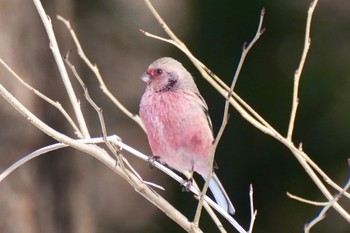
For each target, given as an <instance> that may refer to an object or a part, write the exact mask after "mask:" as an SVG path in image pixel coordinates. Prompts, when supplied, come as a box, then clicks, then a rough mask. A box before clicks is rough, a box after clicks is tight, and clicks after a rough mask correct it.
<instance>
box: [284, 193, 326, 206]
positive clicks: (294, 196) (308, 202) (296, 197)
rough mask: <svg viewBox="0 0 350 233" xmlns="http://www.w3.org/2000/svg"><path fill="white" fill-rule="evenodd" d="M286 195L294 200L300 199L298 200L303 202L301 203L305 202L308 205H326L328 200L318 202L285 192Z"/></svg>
mask: <svg viewBox="0 0 350 233" xmlns="http://www.w3.org/2000/svg"><path fill="white" fill-rule="evenodd" d="M287 196H288V197H289V198H291V199H294V200H296V201H300V202H303V203H306V204H309V205H314V206H325V205H327V204H328V203H329V202H319V201H311V200H307V199H305V198H302V197H298V196H296V195H293V194H291V193H288V192H287Z"/></svg>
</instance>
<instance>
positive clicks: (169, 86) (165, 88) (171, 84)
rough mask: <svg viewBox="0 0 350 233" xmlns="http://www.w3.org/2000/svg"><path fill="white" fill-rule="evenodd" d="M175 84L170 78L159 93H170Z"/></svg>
mask: <svg viewBox="0 0 350 233" xmlns="http://www.w3.org/2000/svg"><path fill="white" fill-rule="evenodd" d="M176 84H177V79H174V78H170V79H169V80H168V83H167V84H166V85H165V86H164V87H163V88H162V89H161V90H160V91H159V92H166V91H172V90H174V88H175V86H176Z"/></svg>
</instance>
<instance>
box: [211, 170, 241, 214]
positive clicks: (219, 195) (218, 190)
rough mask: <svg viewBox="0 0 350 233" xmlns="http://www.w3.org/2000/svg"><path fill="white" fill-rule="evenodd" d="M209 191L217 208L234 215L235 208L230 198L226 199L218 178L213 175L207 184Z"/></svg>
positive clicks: (226, 196)
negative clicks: (219, 207)
mask: <svg viewBox="0 0 350 233" xmlns="http://www.w3.org/2000/svg"><path fill="white" fill-rule="evenodd" d="M209 188H210V191H211V192H212V193H213V195H214V197H215V200H216V202H217V203H218V205H219V206H221V207H222V208H223V209H224V210H226V211H227V212H228V213H230V214H234V213H235V208H234V207H233V205H232V203H231V201H230V198H229V197H228V195H227V193H226V191H225V189H224V187H223V186H222V184H221V182H220V180H219V178H218V177H217V176H216V175H215V174H213V176H212V178H211V180H210V182H209Z"/></svg>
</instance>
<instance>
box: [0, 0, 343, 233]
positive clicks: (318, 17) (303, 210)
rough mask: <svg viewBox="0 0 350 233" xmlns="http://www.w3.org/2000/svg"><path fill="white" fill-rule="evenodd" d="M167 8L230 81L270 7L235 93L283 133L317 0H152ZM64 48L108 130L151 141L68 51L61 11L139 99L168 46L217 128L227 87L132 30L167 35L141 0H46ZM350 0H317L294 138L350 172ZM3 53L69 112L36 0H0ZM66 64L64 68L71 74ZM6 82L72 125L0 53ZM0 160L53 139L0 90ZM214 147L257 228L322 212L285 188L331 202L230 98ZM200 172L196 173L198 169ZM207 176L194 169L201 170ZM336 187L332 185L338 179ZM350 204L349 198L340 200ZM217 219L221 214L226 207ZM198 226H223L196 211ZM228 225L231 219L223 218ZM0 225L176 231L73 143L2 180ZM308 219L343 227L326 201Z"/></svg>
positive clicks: (242, 209)
mask: <svg viewBox="0 0 350 233" xmlns="http://www.w3.org/2000/svg"><path fill="white" fill-rule="evenodd" d="M152 2H153V3H154V5H155V7H156V9H157V10H158V11H159V13H160V15H161V16H163V17H164V19H165V21H166V22H167V23H168V24H169V26H170V27H171V28H172V29H173V30H174V32H175V33H176V34H177V35H178V36H179V38H180V39H182V40H183V41H184V42H185V43H186V44H187V46H188V47H189V48H190V50H191V51H192V52H193V54H194V55H195V56H197V58H199V59H200V60H201V61H202V62H203V63H204V64H206V65H207V66H208V67H209V68H210V69H211V70H212V71H213V72H214V73H216V74H217V75H218V76H219V77H221V78H222V79H223V80H224V81H225V82H226V83H230V82H231V79H232V77H233V74H234V71H235V68H236V66H237V64H238V61H239V58H240V54H241V50H242V45H243V43H244V42H245V41H250V40H251V39H252V37H253V36H254V34H255V31H256V28H257V25H258V20H259V16H260V11H261V9H262V7H265V8H266V17H265V22H264V27H266V32H265V34H264V35H263V37H262V38H261V39H260V40H259V41H258V43H257V44H256V45H255V46H254V48H253V50H252V51H251V52H250V54H249V55H248V57H247V60H246V62H245V64H244V67H243V70H242V72H241V75H240V77H239V80H238V83H237V86H236V92H237V93H238V94H239V95H240V96H241V97H242V98H243V99H245V100H246V101H247V102H248V103H249V104H250V105H251V106H252V107H253V108H254V109H255V110H256V111H257V112H258V113H260V114H261V116H263V117H264V118H265V119H266V120H267V121H268V122H269V123H270V124H271V125H272V126H273V127H275V129H276V130H278V131H279V132H280V133H281V134H282V135H286V133H287V127H288V121H289V114H290V109H291V98H292V88H293V75H294V72H295V69H296V68H297V66H298V64H299V60H300V56H301V52H302V49H303V43H304V31H305V22H306V15H307V9H308V6H309V4H310V2H311V1H305V0H285V1H243V0H231V1H228V0H226V1H199V0H193V1H185V0H176V1H175V0H173V1H160V0H157V1H156V0H155V1H152ZM43 5H44V7H45V9H46V12H47V14H48V15H50V16H51V19H52V22H53V27H54V30H55V33H56V36H57V39H58V42H59V46H60V49H61V53H62V54H63V55H64V54H66V53H67V51H69V50H71V51H72V52H71V55H70V58H71V62H72V63H73V64H74V65H75V66H76V67H77V69H78V72H79V73H80V75H81V76H82V77H83V79H84V81H85V83H86V84H87V85H88V88H89V91H90V94H91V96H92V97H93V99H94V100H95V101H96V102H97V103H98V105H99V106H100V107H102V109H103V113H104V116H105V118H106V124H107V130H108V132H109V134H117V135H119V136H120V137H122V138H123V141H124V142H126V143H128V144H129V145H131V146H133V147H135V148H137V149H139V150H140V151H142V152H144V153H148V154H150V149H149V146H148V143H147V139H146V135H145V134H144V133H143V132H142V130H141V129H140V128H139V127H138V126H137V125H136V124H135V123H134V122H133V121H131V120H130V119H128V118H127V117H126V116H125V115H123V114H122V113H121V111H120V110H118V109H117V108H116V107H115V106H114V105H113V104H112V103H111V102H110V101H109V100H108V99H107V98H106V97H105V96H104V94H103V93H102V92H101V90H100V89H99V86H98V83H97V81H96V80H95V78H94V76H93V74H92V73H91V71H90V70H89V69H87V67H86V66H85V65H84V64H83V62H82V61H81V60H80V59H79V57H78V55H77V54H76V50H75V46H74V44H73V43H72V40H71V37H70V35H69V33H68V32H67V30H66V28H65V26H64V25H63V24H62V23H61V22H59V21H58V20H57V19H56V17H55V15H57V14H60V15H62V16H63V17H66V18H67V19H69V20H70V21H71V23H72V26H73V28H74V29H75V31H76V33H77V35H78V37H79V39H80V42H81V44H82V46H83V48H84V50H85V52H86V54H87V56H88V57H89V58H90V59H91V60H92V61H93V62H94V63H96V64H97V65H98V67H99V69H100V71H101V74H102V75H103V77H104V79H105V82H106V84H107V85H108V87H109V88H110V90H111V91H112V92H113V94H114V95H115V96H116V97H117V98H118V99H119V100H120V101H121V102H122V103H124V104H125V106H126V107H127V108H128V109H130V111H132V112H133V113H137V112H138V105H139V101H140V98H141V95H142V94H143V92H144V88H145V84H144V83H143V82H142V81H141V80H140V78H139V77H140V76H141V74H142V73H143V72H144V71H145V69H146V68H147V66H148V65H149V64H150V63H151V62H152V61H154V60H155V59H157V58H159V57H163V56H171V57H174V58H176V59H177V60H179V61H181V62H182V63H183V64H184V65H185V67H186V68H187V69H188V70H189V71H190V72H191V73H192V74H193V76H195V77H196V82H197V85H198V86H199V88H200V90H201V93H202V95H203V97H204V98H205V99H206V101H207V103H208V105H209V110H210V115H211V118H212V121H213V124H214V128H215V130H216V132H217V130H218V128H219V126H220V124H221V118H222V112H223V107H224V99H223V98H222V97H221V96H219V94H217V93H216V92H215V91H214V90H213V88H212V87H211V86H210V85H209V84H208V83H207V82H206V81H205V80H204V79H202V78H201V77H200V75H199V73H198V71H197V70H196V69H195V68H194V66H193V65H192V64H191V63H190V61H189V60H188V59H187V58H186V57H185V56H184V55H183V54H182V53H181V52H179V51H178V50H177V49H176V48H174V47H173V46H171V45H169V44H165V43H163V42H160V41H156V40H153V39H150V38H146V37H145V36H144V35H143V34H142V33H140V31H139V29H143V30H145V31H149V32H151V33H155V34H158V35H162V36H165V33H164V32H163V31H162V29H161V28H160V26H159V24H158V23H157V22H156V20H155V19H154V18H153V16H152V15H151V13H150V11H149V10H148V8H147V7H146V5H145V4H144V2H143V1H128V0H106V1H92V0H88V1H77V0H75V1H74V0H51V1H43ZM349 12H350V2H349V1H347V0H321V1H320V2H319V4H318V6H317V8H316V11H315V14H314V18H313V24H312V33H311V36H312V44H311V49H310V52H309V55H308V59H307V61H306V64H305V69H304V71H303V74H302V78H301V82H300V105H299V110H298V115H297V119H296V124H295V134H294V142H295V144H296V145H298V144H299V143H300V142H302V143H303V148H304V151H305V152H306V153H308V154H309V155H310V157H311V158H312V159H313V160H314V161H315V162H316V163H317V164H319V166H320V167H321V168H322V169H323V170H324V171H325V172H326V173H327V174H328V175H329V176H330V177H331V178H333V180H334V181H335V182H337V183H338V184H340V185H341V186H342V185H344V184H345V183H346V181H347V179H348V176H349V169H348V163H347V159H348V157H349V153H350V121H349V119H350V110H349V106H350V92H349V90H350V69H349V67H350V66H349V64H350V26H349V25H350V14H349ZM0 30H1V33H0V57H1V59H3V60H4V61H5V62H7V63H8V64H9V65H10V66H11V67H12V68H13V69H14V70H15V71H16V72H17V73H18V74H19V75H20V76H21V77H22V78H23V79H24V80H26V81H27V82H28V83H29V84H31V85H32V86H33V87H35V88H37V89H38V90H40V91H41V92H43V93H44V94H46V95H47V96H49V97H50V98H52V99H54V100H57V101H59V102H60V103H62V105H63V106H64V108H65V109H66V110H67V111H68V112H70V113H71V114H73V113H72V109H71V106H70V103H69V101H68V99H67V94H66V91H65V89H64V87H63V85H62V81H61V79H60V78H59V73H58V70H57V67H56V65H55V62H54V59H53V57H52V53H51V51H50V49H49V42H48V39H47V35H46V32H45V30H44V27H43V25H42V22H41V21H40V18H39V16H38V14H37V11H36V9H35V7H34V4H33V3H32V2H31V1H20V0H13V1H0ZM70 74H71V73H70ZM71 77H72V79H73V81H72V82H73V85H74V87H75V90H76V92H77V95H78V98H79V99H80V100H81V102H82V109H83V112H84V114H85V116H86V119H87V122H88V125H89V129H90V133H91V135H92V136H100V133H101V130H100V128H99V122H98V119H97V114H96V113H95V112H94V111H93V109H92V108H91V106H89V105H88V104H87V103H86V101H85V100H84V97H83V95H82V92H81V88H80V86H79V85H78V84H77V82H76V81H75V80H74V78H73V75H71ZM0 82H1V84H2V85H4V86H5V87H6V88H7V89H8V90H9V91H10V92H11V93H12V94H14V95H15V96H16V97H17V98H18V99H20V100H21V101H22V102H23V103H24V104H25V106H27V107H28V108H29V109H31V110H32V111H33V113H34V114H36V115H37V116H38V117H39V118H41V119H42V120H44V121H45V122H47V123H48V124H49V125H50V126H51V127H53V128H55V129H57V130H59V131H61V132H63V133H65V134H67V135H69V136H72V137H74V132H73V130H72V129H71V128H70V127H69V126H68V124H67V122H66V121H65V119H64V118H63V117H62V116H61V115H60V114H59V113H58V111H57V110H56V109H54V108H53V107H51V106H49V105H48V104H47V103H45V102H43V101H42V100H41V99H39V98H38V97H36V96H35V95H34V94H33V93H32V92H30V91H28V90H27V89H25V88H24V87H23V86H21V85H20V84H19V83H18V82H17V81H16V80H14V78H13V77H12V76H11V75H10V74H9V73H8V72H7V71H6V70H5V69H4V68H3V67H2V66H1V67H0ZM0 104H1V111H0V128H1V130H0V171H3V170H4V169H6V168H7V167H9V166H10V165H11V164H13V163H14V162H15V161H17V160H18V159H20V158H22V157H23V156H24V155H26V154H28V153H30V152H32V151H34V150H36V149H38V148H40V147H42V146H46V145H49V144H51V143H54V141H53V140H52V139H50V138H48V137H47V136H45V135H43V134H42V133H41V132H40V131H39V130H37V129H36V128H35V127H34V126H32V125H31V124H30V123H29V122H28V121H27V120H26V119H24V118H23V117H22V116H21V115H20V114H19V113H17V112H16V111H15V110H14V109H13V108H12V107H10V105H9V104H8V103H7V102H6V101H5V100H4V99H2V98H1V99H0ZM230 115H231V117H230V122H229V124H228V126H227V129H226V131H225V134H224V136H223V138H222V141H221V142H220V146H219V148H218V151H217V154H216V161H217V163H218V165H219V170H218V171H217V174H218V176H219V177H220V179H221V180H222V182H223V184H224V186H225V188H226V190H227V192H228V193H229V196H230V197H231V200H232V202H233V203H234V205H235V208H236V214H235V218H236V219H237V221H238V222H239V223H241V224H242V225H243V226H245V227H247V228H248V225H249V221H250V212H249V185H250V184H253V187H254V200H255V202H254V204H255V208H256V209H257V210H258V216H257V220H256V223H255V229H254V232H255V233H265V232H285V233H289V232H302V231H303V226H304V224H305V223H306V222H308V221H310V220H311V219H313V218H314V217H315V216H316V215H317V214H318V213H319V211H320V208H319V207H315V206H310V205H307V204H304V203H300V202H297V201H294V200H291V199H289V198H287V196H286V192H287V191H288V192H290V193H292V194H295V195H299V196H301V197H304V198H307V199H311V200H315V201H325V198H324V197H323V196H322V195H321V194H320V191H319V190H318V188H317V187H316V186H315V185H314V184H313V183H312V181H311V180H310V178H309V177H308V176H307V175H306V174H305V171H304V170H303V169H302V168H301V166H300V165H299V163H298V162H297V161H296V159H295V158H294V156H293V155H292V153H291V152H290V151H289V150H288V149H287V148H286V147H284V146H283V145H281V144H280V143H279V142H277V141H276V140H274V139H273V138H271V137H269V136H267V135H265V134H263V133H261V132H260V131H258V130H257V129H256V128H254V127H252V126H251V125H250V124H249V123H247V122H246V121H245V120H244V119H243V118H242V117H241V116H240V115H239V114H238V113H237V112H236V111H235V110H234V109H231V111H230ZM125 156H126V157H127V158H128V159H129V160H130V162H131V163H132V164H133V165H134V167H135V168H136V169H137V170H138V171H139V172H140V174H141V175H142V176H143V178H144V179H145V180H149V181H152V182H156V183H158V184H160V185H162V186H163V187H165V188H166V191H164V192H162V191H160V194H161V195H163V196H164V197H165V198H166V199H167V200H168V201H169V202H170V203H172V204H173V205H174V206H175V207H177V208H178V209H179V210H180V211H181V212H183V213H184V214H185V215H186V216H187V217H188V218H189V219H193V217H194V213H195V207H196V202H195V201H194V199H193V197H192V195H191V194H189V193H183V192H181V187H180V185H179V184H177V183H176V182H174V181H172V180H171V179H170V178H169V177H167V176H166V175H164V174H162V173H161V172H159V171H157V170H156V169H152V170H151V169H149V168H148V166H147V164H146V163H145V162H143V161H140V160H138V159H135V158H134V157H133V156H132V155H129V154H127V153H126V152H125ZM197 178H198V177H197ZM198 180H199V181H200V182H201V179H198ZM332 191H333V190H332ZM341 203H342V205H343V206H344V207H345V208H347V210H350V204H349V203H350V202H349V200H346V199H344V200H341ZM223 222H225V220H223ZM201 226H202V229H203V230H204V232H218V231H217V229H216V228H215V226H214V225H213V224H212V221H211V220H210V219H209V217H208V216H207V214H203V218H202V220H201ZM227 227H228V231H229V232H235V231H234V230H232V229H231V228H230V227H229V226H227ZM0 232H10V233H12V232H16V233H17V232H26V233H32V232H33V233H34V232H46V233H63V232H65V233H70V232H72V233H80V232H84V233H90V232H91V233H92V232H102V233H109V232H125V233H132V232H155V233H157V232H174V233H175V232H183V230H182V229H181V228H180V227H178V226H177V225H176V224H175V223H174V222H173V221H172V220H170V219H168V218H167V217H166V216H165V215H164V214H163V213H162V212H161V211H160V210H158V209H157V208H155V207H154V206H152V205H151V204H150V203H149V202H148V201H146V200H145V199H143V198H142V197H141V196H140V195H138V194H137V193H136V192H135V191H134V190H133V189H132V188H131V187H130V186H129V185H128V184H127V183H126V182H125V181H124V180H123V179H121V178H120V177H118V176H117V175H116V174H115V173H113V172H112V171H110V170H109V169H108V168H107V167H105V166H104V165H103V164H101V163H100V162H99V161H97V160H96V159H94V158H92V157H90V156H86V155H84V154H82V153H79V152H77V151H74V150H72V149H62V150H60V151H56V152H52V153H50V154H47V155H45V156H41V157H40V158H37V159H35V160H33V161H31V162H29V163H27V164H25V165H24V166H22V167H21V168H19V169H18V170H17V171H15V172H14V173H13V174H11V175H10V176H9V177H8V178H7V179H6V180H4V181H3V182H1V183H0ZM313 232H337V233H345V232H350V225H349V223H348V222H346V221H345V220H344V219H343V218H342V217H340V216H339V214H338V213H337V212H335V211H334V210H330V211H328V213H327V217H326V219H325V220H323V221H322V222H320V223H319V224H318V225H317V226H316V227H315V228H314V229H313Z"/></svg>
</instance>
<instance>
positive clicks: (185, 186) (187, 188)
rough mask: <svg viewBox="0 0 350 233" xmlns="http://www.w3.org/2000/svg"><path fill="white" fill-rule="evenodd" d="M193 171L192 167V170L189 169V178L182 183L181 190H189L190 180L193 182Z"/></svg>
mask: <svg viewBox="0 0 350 233" xmlns="http://www.w3.org/2000/svg"><path fill="white" fill-rule="evenodd" d="M193 172H194V170H193V168H192V170H191V171H190V173H191V174H190V178H189V179H188V180H186V181H185V182H183V183H182V191H183V192H185V191H186V192H189V191H190V188H191V186H192V182H193Z"/></svg>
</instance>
